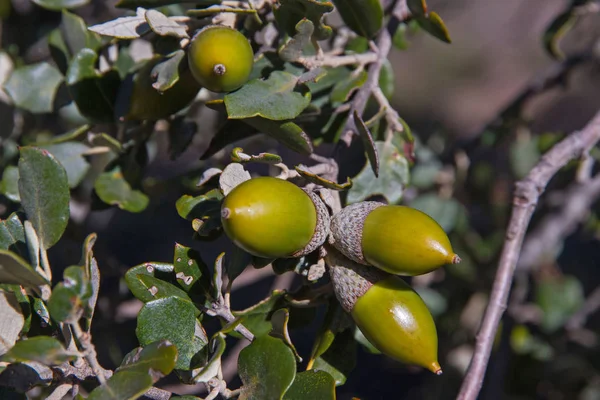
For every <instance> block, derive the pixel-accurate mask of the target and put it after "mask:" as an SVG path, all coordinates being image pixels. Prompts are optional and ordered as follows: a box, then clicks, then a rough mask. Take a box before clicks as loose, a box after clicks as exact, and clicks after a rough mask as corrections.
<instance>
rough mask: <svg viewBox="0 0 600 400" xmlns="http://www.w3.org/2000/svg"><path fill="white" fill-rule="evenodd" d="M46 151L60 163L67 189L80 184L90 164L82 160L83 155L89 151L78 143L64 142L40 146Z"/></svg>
mask: <svg viewBox="0 0 600 400" xmlns="http://www.w3.org/2000/svg"><path fill="white" fill-rule="evenodd" d="M41 147H42V148H45V149H46V150H48V151H49V152H50V153H52V155H53V156H54V157H55V158H56V160H58V162H60V163H61V165H62V166H63V168H64V169H65V171H66V173H67V180H68V182H69V187H71V188H74V187H76V186H77V185H79V184H80V183H81V181H82V180H83V178H84V177H85V175H86V174H87V172H88V170H89V169H90V164H89V163H88V162H87V161H86V159H85V158H83V155H84V154H85V153H86V152H87V151H88V150H89V149H90V148H89V147H88V146H86V145H85V144H83V143H80V142H64V143H60V144H52V145H49V146H41Z"/></svg>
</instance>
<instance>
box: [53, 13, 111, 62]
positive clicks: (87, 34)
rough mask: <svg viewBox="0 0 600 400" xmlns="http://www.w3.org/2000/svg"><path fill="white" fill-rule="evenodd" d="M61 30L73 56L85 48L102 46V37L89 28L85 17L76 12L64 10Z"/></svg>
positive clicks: (95, 48)
mask: <svg viewBox="0 0 600 400" xmlns="http://www.w3.org/2000/svg"><path fill="white" fill-rule="evenodd" d="M60 31H61V34H62V37H63V40H64V42H65V44H66V46H67V48H68V49H69V53H70V54H71V56H74V55H75V54H77V53H79V52H80V51H81V50H83V49H85V48H87V49H90V50H93V51H95V50H97V49H98V48H99V47H100V44H101V41H100V37H99V36H98V35H96V34H95V33H94V32H92V31H90V30H88V28H87V24H86V23H85V21H84V20H83V18H81V17H80V16H78V15H76V14H74V13H71V12H68V11H66V10H63V12H62V22H61V24H60Z"/></svg>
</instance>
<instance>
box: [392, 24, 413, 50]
mask: <svg viewBox="0 0 600 400" xmlns="http://www.w3.org/2000/svg"><path fill="white" fill-rule="evenodd" d="M407 36H408V25H407V24H406V23H404V22H401V23H400V24H398V28H396V32H394V36H393V37H392V44H393V45H394V47H395V48H397V49H398V50H407V49H408V46H409V45H410V42H409V41H408V38H407Z"/></svg>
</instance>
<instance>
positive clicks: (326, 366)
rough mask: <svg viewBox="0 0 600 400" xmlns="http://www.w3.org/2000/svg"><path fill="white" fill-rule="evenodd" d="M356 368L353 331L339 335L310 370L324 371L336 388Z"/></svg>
mask: <svg viewBox="0 0 600 400" xmlns="http://www.w3.org/2000/svg"><path fill="white" fill-rule="evenodd" d="M355 366H356V341H355V340H354V335H353V330H352V329H346V330H345V331H343V332H341V333H339V334H338V335H337V336H336V337H335V339H334V341H333V343H332V344H331V346H330V347H329V348H328V349H327V351H326V352H325V353H323V354H322V355H320V356H319V357H317V358H316V359H315V362H314V364H313V366H312V368H311V369H312V370H316V371H325V372H327V373H329V375H331V376H332V377H333V379H335V384H336V386H341V385H343V384H344V383H346V379H347V378H348V375H350V372H352V370H353V369H354V367H355Z"/></svg>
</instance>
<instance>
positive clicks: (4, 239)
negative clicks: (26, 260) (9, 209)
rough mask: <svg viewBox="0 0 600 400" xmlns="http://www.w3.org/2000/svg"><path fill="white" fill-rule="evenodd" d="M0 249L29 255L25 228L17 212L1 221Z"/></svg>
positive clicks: (23, 255)
mask: <svg viewBox="0 0 600 400" xmlns="http://www.w3.org/2000/svg"><path fill="white" fill-rule="evenodd" d="M0 250H10V251H12V252H13V253H15V254H17V255H19V256H21V257H27V256H28V253H27V245H26V244H25V229H24V228H23V224H22V223H21V220H20V219H19V216H18V215H17V213H12V214H10V215H9V217H8V218H7V219H5V220H1V221H0Z"/></svg>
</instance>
